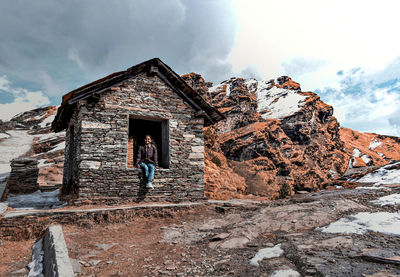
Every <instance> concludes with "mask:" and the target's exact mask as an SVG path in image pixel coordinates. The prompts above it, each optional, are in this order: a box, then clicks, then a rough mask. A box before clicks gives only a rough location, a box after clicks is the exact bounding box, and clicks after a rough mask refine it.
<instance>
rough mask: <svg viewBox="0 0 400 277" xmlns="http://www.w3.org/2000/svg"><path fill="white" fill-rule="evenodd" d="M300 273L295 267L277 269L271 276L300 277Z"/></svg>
mask: <svg viewBox="0 0 400 277" xmlns="http://www.w3.org/2000/svg"><path fill="white" fill-rule="evenodd" d="M300 276H301V275H300V273H299V272H297V271H296V270H293V269H282V270H275V271H274V272H272V274H271V277H300Z"/></svg>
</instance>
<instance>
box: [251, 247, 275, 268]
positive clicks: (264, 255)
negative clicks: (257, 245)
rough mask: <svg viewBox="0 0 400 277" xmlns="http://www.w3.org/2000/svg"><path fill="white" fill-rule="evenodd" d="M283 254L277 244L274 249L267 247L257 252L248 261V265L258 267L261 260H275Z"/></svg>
mask: <svg viewBox="0 0 400 277" xmlns="http://www.w3.org/2000/svg"><path fill="white" fill-rule="evenodd" d="M282 254H283V250H282V248H281V244H277V245H275V246H274V247H267V248H262V249H260V250H258V252H257V253H256V255H255V256H254V257H253V258H252V259H251V260H250V264H251V265H253V266H259V264H258V263H259V262H261V261H262V260H263V259H270V258H276V257H279V256H280V255H282Z"/></svg>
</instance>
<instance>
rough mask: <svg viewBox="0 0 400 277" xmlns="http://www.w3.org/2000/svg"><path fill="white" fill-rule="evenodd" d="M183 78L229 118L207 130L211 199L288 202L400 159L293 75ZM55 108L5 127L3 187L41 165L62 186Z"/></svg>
mask: <svg viewBox="0 0 400 277" xmlns="http://www.w3.org/2000/svg"><path fill="white" fill-rule="evenodd" d="M183 78H184V79H185V80H186V81H187V82H188V83H189V85H191V86H192V87H194V88H195V89H197V90H198V91H199V92H200V93H201V94H202V95H203V97H204V98H205V99H206V100H207V101H209V102H210V103H211V104H212V105H214V106H215V107H217V108H218V109H219V110H220V111H221V112H222V113H223V114H224V115H225V117H226V119H225V120H224V121H221V122H219V123H217V124H216V125H214V126H211V127H207V128H205V129H204V132H205V143H206V148H205V157H206V161H205V163H206V167H205V172H206V188H205V194H206V196H208V197H209V198H212V199H228V198H232V197H235V198H243V197H246V198H249V197H250V198H252V197H253V198H257V197H263V198H283V197H286V196H288V195H293V194H294V193H302V192H304V191H316V190H319V189H321V188H326V187H329V186H330V187H332V186H334V185H344V184H345V183H346V184H347V185H349V183H348V181H349V180H350V181H351V180H352V179H354V178H360V177H362V176H363V175H365V174H367V173H368V172H371V171H373V170H374V169H376V167H378V166H383V165H385V164H387V163H388V162H390V161H392V160H400V151H399V150H400V139H399V138H397V137H390V136H382V135H377V134H372V133H359V132H357V131H354V130H351V129H347V128H340V126H339V123H338V121H337V120H336V118H335V117H334V116H333V108H332V107H331V106H329V105H327V104H325V103H324V102H322V101H321V99H320V98H319V96H318V95H317V94H315V93H312V92H303V91H302V90H301V87H300V85H299V84H298V83H296V82H294V81H293V80H291V78H289V77H286V76H282V77H280V78H278V79H277V80H267V81H258V80H255V79H242V78H231V79H229V80H226V81H224V82H222V83H220V84H218V85H215V86H213V85H212V83H210V82H206V81H205V80H204V79H203V78H202V77H201V76H200V75H198V74H195V73H191V74H187V75H183ZM56 110H57V107H54V106H51V107H44V108H39V109H35V110H32V111H27V112H24V113H21V114H19V115H16V116H14V117H13V118H12V119H11V120H10V121H7V122H0V152H1V153H2V155H1V156H0V184H2V185H0V188H1V187H3V188H4V186H5V180H6V178H7V177H9V181H11V183H13V182H14V183H18V182H19V181H20V180H19V178H23V177H24V176H27V175H29V176H31V177H32V176H36V175H35V174H36V173H35V172H34V168H35V167H36V165H35V161H37V167H38V172H37V178H38V184H39V187H40V188H41V189H46V188H48V189H50V188H54V187H55V186H57V185H60V184H61V182H62V168H63V161H64V147H65V142H64V140H65V133H63V132H61V133H52V132H51V130H50V124H51V122H52V120H53V118H54V115H55V113H56ZM18 157H20V158H21V157H22V158H24V159H17V160H14V162H13V169H14V172H16V174H12V175H11V176H9V174H10V171H11V168H10V164H11V160H12V159H14V158H18ZM27 158H28V159H27ZM25 165H29V166H25ZM349 169H350V171H349ZM345 172H347V173H346V174H347V175H343V174H344V173H345ZM349 172H350V173H349ZM32 174H33V175H32ZM343 176H344V177H343ZM340 177H341V178H340ZM29 189H32V188H29V187H27V188H24V190H26V191H29ZM0 194H1V191H0Z"/></svg>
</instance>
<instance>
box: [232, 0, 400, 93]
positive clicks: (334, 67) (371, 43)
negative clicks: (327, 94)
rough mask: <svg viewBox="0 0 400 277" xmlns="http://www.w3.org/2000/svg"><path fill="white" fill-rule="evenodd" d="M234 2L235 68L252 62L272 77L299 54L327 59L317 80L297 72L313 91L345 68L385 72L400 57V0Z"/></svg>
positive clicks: (233, 54)
mask: <svg viewBox="0 0 400 277" xmlns="http://www.w3.org/2000/svg"><path fill="white" fill-rule="evenodd" d="M234 3H235V8H236V15H237V19H238V21H239V30H238V36H237V38H236V44H235V47H234V49H233V51H232V53H231V55H230V58H231V61H232V63H233V65H234V67H235V68H237V67H239V68H243V67H245V66H246V65H249V64H250V65H253V66H255V67H256V68H258V69H259V70H260V72H261V73H262V75H265V76H270V75H271V73H272V74H277V75H280V74H285V70H284V68H283V66H282V62H286V63H287V62H290V61H291V60H293V59H296V58H299V57H302V58H303V59H308V60H311V61H312V60H314V61H315V60H317V61H322V62H323V63H324V67H323V68H321V69H320V70H319V72H318V73H317V74H312V76H318V78H311V77H308V78H305V80H299V79H298V78H297V77H298V76H292V77H295V78H296V79H297V80H298V81H300V82H301V84H303V86H305V87H306V89H310V90H314V89H316V88H318V87H320V85H319V84H320V82H318V80H321V78H322V80H321V81H324V82H326V81H335V79H333V80H331V78H333V77H334V76H335V73H336V72H337V71H338V70H340V69H344V70H348V69H350V68H354V67H356V66H360V67H362V68H365V70H367V71H376V70H381V69H382V68H384V67H385V66H386V65H387V64H389V63H390V62H391V61H392V60H394V59H395V58H396V57H398V56H400V48H399V47H398V45H399V41H400V38H399V37H398V36H396V35H395V34H396V33H397V26H399V24H400V18H399V17H398V16H397V11H398V10H399V8H400V2H399V1H396V0H392V1H389V0H386V1H385V0H384V1H379V2H378V1H372V0H353V1H344V0H338V1H330V2H328V3H327V2H326V1H318V0H305V1H296V0H282V1H262V0H259V1H257V0H254V1H245V0H235V1H234ZM299 76H300V75H299ZM309 78H310V79H312V80H310V82H309V83H308V79H309ZM311 81H313V82H311ZM316 81H317V82H316ZM325 84H326V83H325Z"/></svg>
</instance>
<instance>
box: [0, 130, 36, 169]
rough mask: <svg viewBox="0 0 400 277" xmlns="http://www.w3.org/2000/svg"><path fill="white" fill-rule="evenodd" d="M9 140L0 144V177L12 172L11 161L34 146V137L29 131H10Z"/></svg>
mask: <svg viewBox="0 0 400 277" xmlns="http://www.w3.org/2000/svg"><path fill="white" fill-rule="evenodd" d="M8 134H9V135H10V136H9V137H8V138H6V139H4V140H3V141H1V142H0V153H1V155H0V175H1V174H4V173H7V172H10V171H11V167H10V161H11V160H12V159H14V158H17V157H19V156H21V155H23V154H25V153H26V152H28V151H29V149H30V148H31V146H32V139H33V138H32V136H31V135H29V134H28V133H27V131H22V130H10V131H8Z"/></svg>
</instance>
